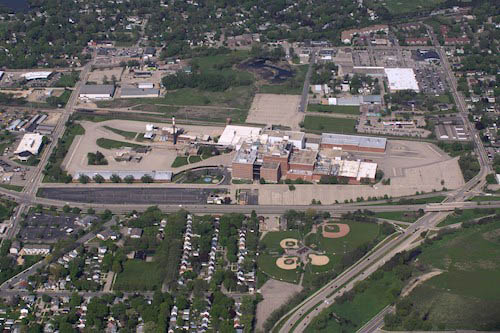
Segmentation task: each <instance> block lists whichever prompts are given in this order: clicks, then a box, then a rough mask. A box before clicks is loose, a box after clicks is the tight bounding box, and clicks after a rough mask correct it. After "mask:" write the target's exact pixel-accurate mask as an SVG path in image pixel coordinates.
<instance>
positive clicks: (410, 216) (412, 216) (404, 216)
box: [375, 212, 420, 223]
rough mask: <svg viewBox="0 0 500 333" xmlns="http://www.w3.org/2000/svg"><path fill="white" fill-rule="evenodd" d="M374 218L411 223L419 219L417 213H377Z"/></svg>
mask: <svg viewBox="0 0 500 333" xmlns="http://www.w3.org/2000/svg"><path fill="white" fill-rule="evenodd" d="M375 216H376V217H380V218H382V219H388V220H396V221H403V222H410V223H413V222H415V221H416V220H418V219H419V218H420V215H419V214H418V212H379V213H375Z"/></svg>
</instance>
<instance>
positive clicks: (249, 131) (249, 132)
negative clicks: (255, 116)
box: [218, 125, 262, 146]
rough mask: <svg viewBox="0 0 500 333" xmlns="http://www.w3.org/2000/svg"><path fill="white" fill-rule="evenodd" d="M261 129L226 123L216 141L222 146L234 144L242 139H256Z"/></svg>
mask: <svg viewBox="0 0 500 333" xmlns="http://www.w3.org/2000/svg"><path fill="white" fill-rule="evenodd" d="M261 131H262V129H261V128H259V127H250V126H236V125H228V126H226V128H225V129H224V132H222V134H221V136H220V138H219V141H218V143H219V144H221V145H224V146H236V144H237V143H238V142H240V141H242V140H246V139H253V140H257V138H258V137H259V135H260V132H261Z"/></svg>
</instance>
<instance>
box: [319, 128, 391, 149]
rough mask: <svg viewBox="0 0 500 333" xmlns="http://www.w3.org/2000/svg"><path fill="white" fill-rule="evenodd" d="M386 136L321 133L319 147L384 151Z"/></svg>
mask: <svg viewBox="0 0 500 333" xmlns="http://www.w3.org/2000/svg"><path fill="white" fill-rule="evenodd" d="M386 145H387V139H386V138H378V137H371V136H359V135H344V134H333V133H323V134H321V143H320V147H321V148H332V149H342V150H350V151H368V152H377V153H383V152H385V148H386Z"/></svg>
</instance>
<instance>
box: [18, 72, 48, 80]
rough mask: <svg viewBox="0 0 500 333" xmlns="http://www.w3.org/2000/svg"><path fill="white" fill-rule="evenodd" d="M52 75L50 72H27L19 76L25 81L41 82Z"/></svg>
mask: <svg viewBox="0 0 500 333" xmlns="http://www.w3.org/2000/svg"><path fill="white" fill-rule="evenodd" d="M51 74H52V72H28V73H24V74H21V76H22V77H24V78H25V79H26V80H28V81H29V80H42V79H45V80H46V79H48V78H49V76H50V75H51Z"/></svg>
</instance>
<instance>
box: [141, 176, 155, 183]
mask: <svg viewBox="0 0 500 333" xmlns="http://www.w3.org/2000/svg"><path fill="white" fill-rule="evenodd" d="M141 182H143V183H146V184H148V183H152V182H153V177H151V176H150V175H144V176H142V177H141Z"/></svg>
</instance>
